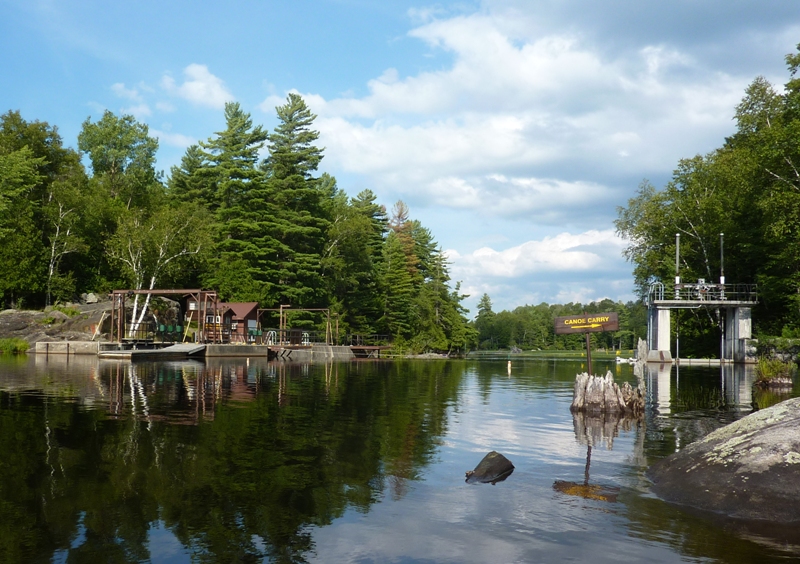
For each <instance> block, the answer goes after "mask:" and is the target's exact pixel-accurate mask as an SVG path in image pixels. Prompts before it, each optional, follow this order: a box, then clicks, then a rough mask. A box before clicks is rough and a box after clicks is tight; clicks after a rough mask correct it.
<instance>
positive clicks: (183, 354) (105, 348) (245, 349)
mask: <svg viewBox="0 0 800 564" xmlns="http://www.w3.org/2000/svg"><path fill="white" fill-rule="evenodd" d="M159 345H160V343H156V344H153V343H147V344H143V343H140V344H138V345H132V344H131V343H107V342H103V343H100V342H97V341H80V342H78V341H50V342H39V343H36V349H35V350H36V353H37V354H42V355H51V354H52V355H75V354H81V355H95V356H97V357H98V358H101V359H105V360H127V361H130V362H140V361H161V360H180V359H197V360H203V359H205V358H211V357H213V358H223V357H228V358H236V357H238V358H244V357H247V358H266V359H269V360H274V359H277V360H285V361H299V362H310V361H312V360H326V359H327V360H333V359H336V360H349V359H352V358H357V357H365V356H367V357H371V358H377V357H378V355H379V350H378V349H379V348H380V347H366V348H367V349H375V350H370V351H368V352H367V351H364V350H363V349H365V347H358V346H353V347H350V346H334V345H324V344H309V345H255V344H234V345H231V344H224V345H223V344H200V343H178V344H171V345H166V344H165V345H166V346H159ZM365 352H367V354H365Z"/></svg>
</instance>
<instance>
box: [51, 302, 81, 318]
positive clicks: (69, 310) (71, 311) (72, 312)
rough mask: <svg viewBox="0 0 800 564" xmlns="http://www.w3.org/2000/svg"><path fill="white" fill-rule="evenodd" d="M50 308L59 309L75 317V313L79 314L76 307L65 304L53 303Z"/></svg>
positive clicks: (68, 315)
mask: <svg viewBox="0 0 800 564" xmlns="http://www.w3.org/2000/svg"><path fill="white" fill-rule="evenodd" d="M51 309H52V310H55V311H60V312H61V313H63V314H64V315H66V316H67V317H75V316H76V315H80V314H81V312H80V310H78V309H76V308H74V307H67V306H63V305H54V306H53V307H52V308H51Z"/></svg>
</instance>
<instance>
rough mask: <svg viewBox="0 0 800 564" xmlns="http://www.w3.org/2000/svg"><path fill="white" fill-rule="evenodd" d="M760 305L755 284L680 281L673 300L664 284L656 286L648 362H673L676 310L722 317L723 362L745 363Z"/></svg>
mask: <svg viewBox="0 0 800 564" xmlns="http://www.w3.org/2000/svg"><path fill="white" fill-rule="evenodd" d="M722 279H723V280H724V277H723V278H722ZM678 280H680V279H678ZM757 303H758V288H757V286H756V285H755V284H724V283H720V284H709V283H706V281H705V280H703V279H700V280H698V281H697V282H696V283H680V282H679V281H676V284H675V287H674V291H673V293H672V295H671V296H668V295H666V293H665V288H664V284H662V283H660V282H659V283H655V284H652V285H651V286H650V291H649V293H648V299H647V305H648V319H647V345H648V347H649V350H650V352H649V353H648V357H647V361H648V362H672V354H671V347H670V335H671V320H670V317H671V315H670V314H671V312H672V310H676V309H677V310H680V309H707V310H712V311H713V312H714V313H716V314H717V315H718V319H719V322H720V326H721V328H722V337H721V343H720V360H721V361H722V362H736V363H741V362H745V361H746V354H745V349H746V341H747V339H750V338H752V322H751V311H752V308H753V306H755V305H756V304H757ZM676 354H677V351H676Z"/></svg>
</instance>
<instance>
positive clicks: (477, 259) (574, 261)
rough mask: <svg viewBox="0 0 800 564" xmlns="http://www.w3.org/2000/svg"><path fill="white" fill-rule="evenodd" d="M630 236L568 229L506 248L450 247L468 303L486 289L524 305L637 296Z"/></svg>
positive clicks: (507, 303) (508, 305) (501, 304)
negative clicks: (628, 256) (627, 253)
mask: <svg viewBox="0 0 800 564" xmlns="http://www.w3.org/2000/svg"><path fill="white" fill-rule="evenodd" d="M626 244H627V243H626V241H624V240H623V239H620V238H619V237H618V236H617V235H616V233H615V232H614V230H613V229H604V230H588V231H585V232H582V233H568V232H563V233H559V234H557V235H553V236H545V237H543V238H542V239H540V240H530V241H526V242H524V243H521V244H518V245H512V246H510V247H507V248H505V249H494V248H492V247H481V248H479V249H476V250H474V251H472V252H469V253H461V252H459V251H458V250H455V249H447V250H446V251H445V254H446V256H447V258H448V260H449V262H450V265H451V267H450V269H451V274H452V278H453V280H458V281H464V284H463V286H462V288H461V289H462V291H463V292H464V293H466V294H469V296H470V298H469V299H468V300H467V301H466V305H467V307H468V308H470V309H474V308H475V305H476V304H477V302H478V299H479V298H480V296H481V295H483V294H484V293H486V294H489V295H490V296H491V297H492V299H493V300H494V302H495V305H496V306H497V307H496V308H495V309H496V310H497V311H499V310H501V309H513V308H514V307H516V306H519V305H523V304H526V303H528V304H537V303H540V302H543V301H546V302H550V303H567V302H581V303H588V302H591V301H598V300H601V299H603V298H608V297H610V298H612V299H615V300H617V299H624V300H628V299H632V297H633V296H632V288H631V281H630V273H629V271H630V268H629V267H628V265H627V264H626V263H625V261H624V260H623V259H622V256H621V251H622V249H623V248H624V247H625V245H626Z"/></svg>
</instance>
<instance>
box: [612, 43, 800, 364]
mask: <svg viewBox="0 0 800 564" xmlns="http://www.w3.org/2000/svg"><path fill="white" fill-rule="evenodd" d="M798 48H800V46H798ZM786 63H787V66H788V71H789V80H788V82H787V83H786V84H785V85H784V87H783V88H782V89H780V88H776V87H775V86H774V85H772V84H771V83H770V82H769V81H767V80H766V79H765V78H764V77H757V78H756V79H755V80H753V81H752V82H751V83H750V85H749V86H748V87H747V89H746V91H745V93H744V97H743V98H742V100H741V102H740V103H739V104H738V105H737V106H736V108H735V114H734V119H735V122H736V131H735V132H734V133H733V134H732V135H731V136H730V137H728V138H726V139H725V140H724V143H723V144H722V146H721V147H720V148H718V149H716V150H714V151H712V152H710V153H709V154H707V155H697V156H694V157H692V158H687V159H683V160H681V161H680V162H679V163H678V166H677V168H676V169H675V171H674V173H673V176H672V179H671V180H670V182H668V183H667V185H666V186H665V187H664V188H663V189H661V190H657V189H656V188H655V187H654V186H653V185H652V184H651V183H650V182H648V181H644V182H642V183H641V185H640V186H639V188H638V191H637V192H636V195H635V196H634V197H633V198H631V199H630V200H629V201H628V204H627V206H626V207H621V208H619V210H618V212H619V213H618V219H617V220H616V222H615V224H616V228H617V232H618V233H619V234H620V235H621V236H622V237H624V238H625V239H627V240H628V241H629V245H628V247H627V249H626V251H625V255H626V257H627V258H628V260H629V261H630V262H631V263H632V264H633V266H634V271H633V274H634V278H635V284H636V288H637V292H638V294H639V295H640V296H641V297H644V296H646V294H647V292H648V288H649V286H650V284H652V283H654V282H661V283H663V284H664V285H665V286H666V287H667V288H671V285H672V281H673V280H674V279H675V274H676V272H675V260H674V257H675V245H676V237H675V235H676V234H680V236H681V238H680V264H679V268H680V275H681V278H682V279H683V280H686V281H696V280H698V279H700V278H703V279H706V280H709V281H714V282H716V280H717V278H718V276H719V274H720V271H721V266H722V265H721V261H722V260H723V255H722V253H721V252H720V245H721V244H722V243H721V241H720V233H724V272H725V277H726V282H728V283H736V284H757V285H758V301H759V303H758V306H757V307H756V308H754V310H753V322H754V333H755V335H754V336H757V337H758V336H783V337H789V338H791V337H798V336H800V143H798V141H799V140H800V77H798V76H797V72H798V68H800V53H794V54H789V55H787V56H786ZM679 323H680V326H681V328H682V329H681V335H682V338H681V343H682V344H683V343H684V342H685V343H687V346H691V347H693V348H695V349H705V350H716V349H717V348H718V345H717V343H718V339H719V328H718V325H719V322H718V320H717V319H716V318H715V316H713V315H709V314H708V313H706V312H704V311H700V310H689V311H684V312H681V319H680V320H679ZM684 336H685V337H687V338H685V339H684V338H683V337H684ZM682 350H683V345H682Z"/></svg>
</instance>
